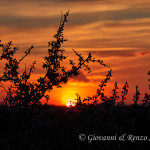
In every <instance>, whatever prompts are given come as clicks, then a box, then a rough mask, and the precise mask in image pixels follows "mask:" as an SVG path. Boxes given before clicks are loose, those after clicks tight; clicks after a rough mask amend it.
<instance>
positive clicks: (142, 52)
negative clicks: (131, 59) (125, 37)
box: [135, 51, 150, 56]
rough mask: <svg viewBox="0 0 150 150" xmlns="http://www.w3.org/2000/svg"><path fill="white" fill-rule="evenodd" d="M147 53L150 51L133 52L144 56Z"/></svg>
mask: <svg viewBox="0 0 150 150" xmlns="http://www.w3.org/2000/svg"><path fill="white" fill-rule="evenodd" d="M149 54H150V51H141V52H137V53H135V55H136V56H145V55H149Z"/></svg>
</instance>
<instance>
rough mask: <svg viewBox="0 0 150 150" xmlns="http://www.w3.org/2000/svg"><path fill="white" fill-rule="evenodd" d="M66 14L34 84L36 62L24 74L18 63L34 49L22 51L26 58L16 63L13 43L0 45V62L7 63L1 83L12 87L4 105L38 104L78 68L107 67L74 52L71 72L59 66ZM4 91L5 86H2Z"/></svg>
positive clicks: (15, 48)
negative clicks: (92, 65) (6, 83)
mask: <svg viewBox="0 0 150 150" xmlns="http://www.w3.org/2000/svg"><path fill="white" fill-rule="evenodd" d="M68 15H69V12H67V13H66V14H65V15H63V16H62V17H61V21H60V25H59V28H58V30H57V33H56V34H55V36H54V38H55V40H54V41H51V42H49V43H48V46H49V49H48V55H47V56H45V57H44V64H43V66H42V67H43V68H44V69H45V70H46V73H45V75H44V77H40V78H39V79H38V80H37V82H30V81H29V79H30V77H31V73H32V72H33V69H34V68H35V64H36V61H34V62H33V64H32V65H31V68H30V70H29V72H27V71H26V67H25V70H24V72H23V73H22V74H21V73H19V65H20V62H22V61H23V60H24V58H25V57H26V56H27V55H29V54H30V52H31V50H32V49H33V48H34V47H33V46H31V47H30V48H29V49H27V50H26V51H25V55H24V56H22V58H21V59H19V60H18V59H17V58H16V57H15V56H14V54H15V53H16V52H17V51H18V49H19V47H14V48H12V47H11V46H12V45H13V44H12V42H8V43H7V44H0V47H1V48H2V55H1V57H0V59H1V60H6V61H7V62H6V64H5V68H4V73H3V75H2V76H1V77H0V82H1V84H2V81H3V82H6V81H10V82H11V84H12V85H11V86H10V87H9V88H8V90H6V89H5V90H6V98H5V99H4V101H5V104H7V105H11V106H14V105H23V106H28V105H32V106H34V105H36V104H39V103H40V100H41V98H43V97H45V98H46V99H47V100H48V99H49V97H48V95H46V94H45V93H46V92H47V91H49V92H50V91H51V90H52V89H53V87H54V86H55V87H61V83H62V82H64V83H66V82H67V81H68V78H69V77H74V76H77V75H78V74H79V70H80V69H81V68H85V70H88V72H90V71H91V70H90V68H89V66H88V64H89V63H90V62H98V63H99V64H100V65H103V66H107V65H106V64H104V63H103V61H102V60H99V59H98V60H96V59H95V58H94V57H93V56H92V53H89V54H88V56H87V58H84V57H83V56H82V55H81V54H79V53H78V52H76V51H75V50H73V52H74V53H75V54H76V56H78V63H77V64H75V63H74V62H73V60H70V65H71V69H70V70H69V71H68V70H67V68H66V67H65V66H63V65H62V62H63V61H64V60H65V59H66V56H65V55H64V51H65V50H64V49H62V45H63V43H64V42H65V41H67V40H66V39H65V38H64V35H63V31H64V26H65V23H66V22H67V21H68V20H67V17H68ZM3 88H4V86H3Z"/></svg>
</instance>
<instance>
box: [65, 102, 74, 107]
mask: <svg viewBox="0 0 150 150" xmlns="http://www.w3.org/2000/svg"><path fill="white" fill-rule="evenodd" d="M66 106H67V107H71V106H72V107H73V106H75V103H74V102H72V101H70V102H68V103H67V105H66Z"/></svg>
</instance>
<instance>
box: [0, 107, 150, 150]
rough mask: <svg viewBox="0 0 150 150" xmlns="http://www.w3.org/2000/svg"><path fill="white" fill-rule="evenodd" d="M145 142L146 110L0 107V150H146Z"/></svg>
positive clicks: (149, 132)
mask: <svg viewBox="0 0 150 150" xmlns="http://www.w3.org/2000/svg"><path fill="white" fill-rule="evenodd" d="M123 136H124V138H123ZM109 138H112V139H109ZM122 138H123V139H122ZM148 139H150V108H148V107H140V106H138V107H136V108H135V107H133V106H113V107H106V108H105V107H103V106H100V105H96V106H93V105H91V106H84V107H83V108H81V109H79V110H77V109H75V108H69V109H68V108H66V107H58V106H39V107H37V108H34V110H32V109H30V108H28V109H25V108H20V109H16V108H8V107H4V106H1V107H0V149H1V150H50V149H52V150H55V149H56V150H57V149H58V150H59V149H64V150H68V149H70V150H71V149H75V150H84V149H85V150H91V149H93V150H97V149H98V150H107V149H120V150H121V149H133V148H136V149H144V150H146V149H149V148H150V147H149V145H150V141H149V140H148ZM123 140H124V141H123Z"/></svg>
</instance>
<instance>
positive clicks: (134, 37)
mask: <svg viewBox="0 0 150 150" xmlns="http://www.w3.org/2000/svg"><path fill="white" fill-rule="evenodd" d="M68 10H70V15H69V17H68V20H69V22H68V23H67V25H66V26H65V31H64V35H65V38H67V39H68V42H66V43H65V44H64V48H65V49H66V50H67V54H68V56H69V57H70V58H72V59H75V58H76V57H75V56H74V55H73V53H72V49H75V50H76V51H78V52H80V53H82V54H83V55H86V54H87V53H88V52H93V51H95V54H94V55H95V57H96V58H99V59H102V60H103V61H104V63H106V64H107V65H109V66H111V67H112V78H111V80H110V82H109V84H108V85H107V87H106V94H107V95H108V96H110V95H111V90H112V88H113V85H114V83H115V82H116V81H117V82H118V86H119V91H121V88H122V87H123V85H124V83H125V82H126V81H128V83H129V87H130V88H129V95H128V100H127V101H128V102H127V103H131V98H132V97H133V94H134V92H135V86H136V85H139V89H140V91H141V93H143V94H142V95H141V99H142V98H143V95H144V93H145V92H149V89H148V76H147V73H148V71H149V70H150V1H149V0H142V1H141V0H132V1H131V0H121V1H118V0H42V1H41V0H22V1H20V0H13V1H12V0H1V1H0V40H2V43H5V42H8V41H13V43H14V46H19V47H20V50H19V51H18V54H17V58H20V57H21V56H22V55H23V53H24V51H25V50H26V48H28V47H30V46H31V45H32V44H34V47H35V48H34V49H33V50H32V52H31V53H32V54H31V55H30V56H28V58H26V59H25V61H24V62H23V63H22V66H24V64H25V62H26V64H27V66H30V65H31V64H32V62H33V61H34V60H36V61H37V64H36V69H35V72H34V74H33V75H32V80H33V81H35V80H36V79H37V78H38V77H39V76H41V75H42V74H43V70H42V68H41V66H42V63H43V59H42V58H43V57H44V56H45V55H46V54H47V49H48V47H47V45H48V44H47V43H48V41H51V40H53V35H54V34H55V33H56V31H57V28H58V25H59V21H60V16H61V12H63V13H65V12H66V11H68ZM1 64H3V62H1ZM91 68H92V70H93V71H92V73H91V74H88V73H86V72H85V71H84V70H81V71H80V75H79V77H77V78H75V79H70V80H69V82H68V83H67V84H63V85H62V88H61V89H54V90H53V91H52V93H51V94H50V97H51V100H50V101H49V103H50V104H57V105H66V103H67V102H68V101H70V100H73V99H74V98H76V95H75V94H76V93H78V94H79V95H81V96H82V97H86V96H88V95H89V96H91V95H93V94H94V93H96V89H97V88H98V84H99V83H100V82H101V81H102V79H104V78H105V75H106V74H107V71H108V70H109V69H108V68H103V67H101V66H99V65H97V64H91ZM21 70H23V67H22V68H21ZM1 72H2V70H1ZM6 86H7V85H6ZM1 93H2V95H3V94H4V91H3V90H1Z"/></svg>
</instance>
